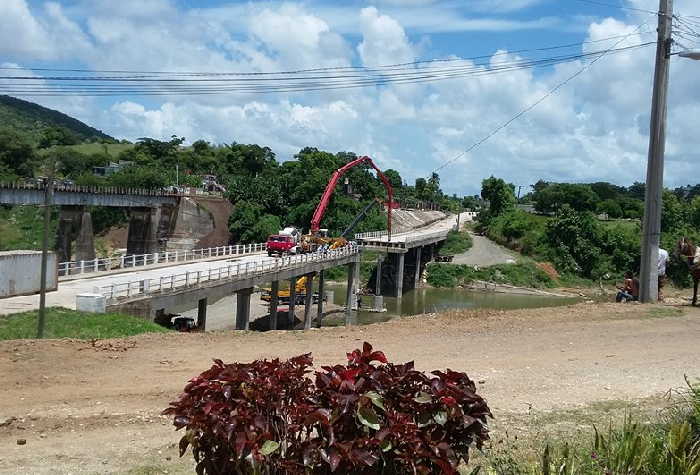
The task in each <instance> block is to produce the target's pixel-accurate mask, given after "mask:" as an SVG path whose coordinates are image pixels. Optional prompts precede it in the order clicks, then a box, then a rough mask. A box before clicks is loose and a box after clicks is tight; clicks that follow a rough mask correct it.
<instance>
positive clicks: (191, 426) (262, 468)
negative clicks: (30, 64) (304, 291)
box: [164, 343, 491, 475]
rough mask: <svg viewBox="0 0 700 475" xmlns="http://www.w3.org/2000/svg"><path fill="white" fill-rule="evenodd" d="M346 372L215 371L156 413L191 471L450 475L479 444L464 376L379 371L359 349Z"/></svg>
mask: <svg viewBox="0 0 700 475" xmlns="http://www.w3.org/2000/svg"><path fill="white" fill-rule="evenodd" d="M347 357H348V364H347V365H337V366H324V367H323V368H322V370H321V371H318V372H316V378H315V381H314V382H312V381H311V380H310V379H309V378H307V377H306V375H307V374H308V373H309V372H310V369H309V368H310V366H311V363H312V359H311V355H310V354H306V355H301V356H297V357H295V358H291V359H290V360H288V361H284V362H282V361H280V360H278V359H275V360H272V361H267V360H258V361H254V362H252V363H248V364H242V363H234V364H224V363H223V362H222V361H221V360H215V361H214V363H215V364H214V365H213V366H212V367H211V369H209V370H208V371H205V372H204V373H202V374H201V375H199V376H197V377H196V378H194V379H192V380H191V381H190V383H189V384H188V385H187V386H186V387H185V392H184V394H183V395H182V396H180V399H179V400H178V401H175V402H172V403H171V404H170V407H168V409H166V410H165V411H164V414H168V415H172V416H173V417H174V424H175V427H177V429H182V428H184V429H185V430H186V433H185V435H184V436H183V437H182V439H181V440H180V455H181V456H182V455H183V454H184V453H185V452H186V450H187V448H188V447H189V446H192V452H193V455H194V458H195V460H196V462H197V473H206V474H208V475H213V474H223V473H235V474H253V473H269V474H278V473H280V474H281V473H292V474H293V473H331V472H336V473H448V474H449V473H451V474H456V473H458V472H457V466H458V465H459V464H460V463H463V462H464V463H466V462H467V461H468V458H469V448H470V447H471V446H472V445H476V447H478V448H481V447H482V444H483V442H484V441H485V440H487V439H488V429H487V426H486V418H487V417H489V416H491V412H490V411H489V408H488V406H487V405H486V401H484V399H482V398H481V397H480V396H478V395H477V394H476V392H475V391H476V388H475V385H474V383H473V382H472V381H471V380H470V379H469V378H468V377H467V375H466V374H464V373H457V372H454V371H450V370H447V371H444V372H442V371H433V372H432V373H431V374H432V376H427V375H426V374H424V373H422V372H420V371H416V370H415V369H414V367H413V363H406V364H402V365H395V364H392V363H388V362H387V359H386V357H385V356H384V354H383V353H382V352H381V351H373V349H372V346H371V345H370V344H368V343H365V344H364V346H363V349H362V350H359V349H358V350H355V351H353V352H352V353H349V354H348V355H347Z"/></svg>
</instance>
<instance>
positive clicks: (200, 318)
mask: <svg viewBox="0 0 700 475" xmlns="http://www.w3.org/2000/svg"><path fill="white" fill-rule="evenodd" d="M197 328H199V329H200V330H201V331H206V329H207V298H206V297H204V298H203V299H199V300H198V301H197Z"/></svg>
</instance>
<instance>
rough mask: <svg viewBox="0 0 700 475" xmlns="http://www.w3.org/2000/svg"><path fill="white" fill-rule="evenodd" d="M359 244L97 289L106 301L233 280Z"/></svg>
mask: <svg viewBox="0 0 700 475" xmlns="http://www.w3.org/2000/svg"><path fill="white" fill-rule="evenodd" d="M358 252H359V248H358V247H357V246H354V245H347V246H344V247H341V248H339V249H333V250H330V251H320V252H314V253H311V254H300V255H292V256H286V257H280V258H277V259H275V260H272V261H271V260H265V261H254V262H240V263H236V264H229V265H227V266H223V267H218V268H215V269H209V270H205V271H192V272H183V273H180V274H170V275H163V276H161V277H159V278H156V279H143V280H134V281H131V282H125V283H121V284H112V285H106V286H103V287H100V293H101V294H102V295H104V296H105V297H106V298H107V300H108V301H114V300H116V299H120V298H122V299H124V298H130V297H135V296H143V295H150V294H157V293H163V292H168V291H173V290H175V289H180V288H187V287H194V286H198V285H201V284H203V283H206V282H215V281H221V280H236V279H244V278H247V277H250V276H251V275H260V274H264V273H265V272H272V271H278V270H282V269H288V268H293V267H297V266H299V265H301V264H306V263H309V262H325V261H332V260H335V259H339V258H341V257H346V256H350V255H354V254H357V253H358Z"/></svg>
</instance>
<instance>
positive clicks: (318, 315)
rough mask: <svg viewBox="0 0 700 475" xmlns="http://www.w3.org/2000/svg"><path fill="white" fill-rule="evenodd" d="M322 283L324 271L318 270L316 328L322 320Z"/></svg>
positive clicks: (319, 326) (323, 281)
mask: <svg viewBox="0 0 700 475" xmlns="http://www.w3.org/2000/svg"><path fill="white" fill-rule="evenodd" d="M324 284H325V276H324V271H320V272H319V273H318V307H317V308H316V326H317V327H318V328H321V323H322V320H323V299H324V297H325V294H324V288H323V287H324Z"/></svg>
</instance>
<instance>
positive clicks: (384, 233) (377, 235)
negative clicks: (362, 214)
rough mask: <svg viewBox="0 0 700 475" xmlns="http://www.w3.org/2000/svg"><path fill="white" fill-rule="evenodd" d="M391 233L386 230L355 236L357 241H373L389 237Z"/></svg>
mask: <svg viewBox="0 0 700 475" xmlns="http://www.w3.org/2000/svg"><path fill="white" fill-rule="evenodd" d="M388 234H389V233H388V232H387V231H386V230H384V231H369V232H366V233H357V234H355V239H372V238H380V237H384V236H387V235H388Z"/></svg>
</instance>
